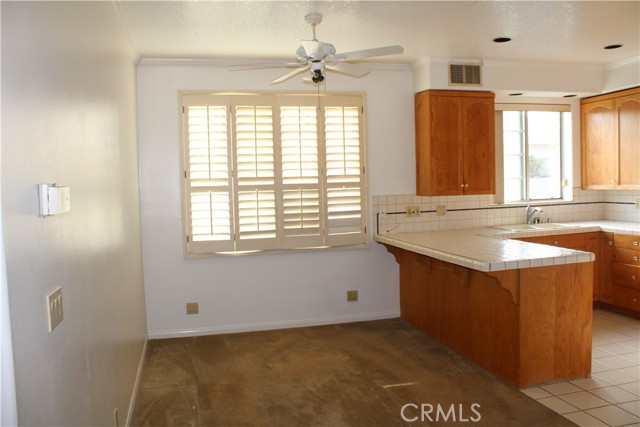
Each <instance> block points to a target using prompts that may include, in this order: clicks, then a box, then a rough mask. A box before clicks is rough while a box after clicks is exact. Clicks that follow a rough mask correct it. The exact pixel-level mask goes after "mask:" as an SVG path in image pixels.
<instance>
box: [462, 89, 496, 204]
mask: <svg viewBox="0 0 640 427" xmlns="http://www.w3.org/2000/svg"><path fill="white" fill-rule="evenodd" d="M462 110H463V122H464V128H463V143H464V147H463V152H464V155H463V162H462V170H463V174H464V176H463V184H464V193H465V194H493V193H495V167H494V165H495V158H494V156H495V154H494V153H495V108H494V100H493V98H474V97H465V98H463V104H462Z"/></svg>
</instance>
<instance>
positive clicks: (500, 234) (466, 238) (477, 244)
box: [375, 220, 640, 271]
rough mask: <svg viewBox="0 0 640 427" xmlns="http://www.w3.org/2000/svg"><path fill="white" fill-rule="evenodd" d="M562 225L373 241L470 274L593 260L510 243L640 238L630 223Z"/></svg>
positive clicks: (589, 255)
mask: <svg viewBox="0 0 640 427" xmlns="http://www.w3.org/2000/svg"><path fill="white" fill-rule="evenodd" d="M563 224H565V225H569V227H564V228H560V229H551V230H533V231H532V230H526V231H518V232H514V231H510V230H505V229H501V228H495V227H485V228H473V229H465V230H447V231H431V232H423V233H397V234H384V235H380V234H378V235H376V236H375V240H376V241H377V242H379V243H386V244H388V245H391V246H395V247H398V248H401V249H406V250H408V251H411V252H415V253H418V254H422V255H426V256H429V257H432V258H436V259H439V260H441V261H446V262H450V263H452V264H457V265H460V266H462V267H467V268H471V269H473V270H479V271H500V270H513V269H518V268H531V267H541V266H547V265H557V264H572V263H578V262H591V261H594V260H595V255H594V254H593V253H591V252H583V251H575V250H571V249H565V248H558V247H554V246H548V245H540V244H537V243H529V242H522V241H519V240H512V239H516V238H522V237H535V236H550V235H558V234H574V233H588V232H593V231H605V232H615V233H622V234H631V235H638V236H640V224H637V223H631V222H620V221H608V220H602V221H586V222H565V223H563ZM502 227H504V226H502Z"/></svg>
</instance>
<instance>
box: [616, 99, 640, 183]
mask: <svg viewBox="0 0 640 427" xmlns="http://www.w3.org/2000/svg"><path fill="white" fill-rule="evenodd" d="M616 115H617V119H618V120H617V123H618V141H619V161H620V173H619V175H620V176H619V182H618V185H619V186H620V188H621V189H634V188H640V93H638V94H634V95H628V96H624V97H621V98H617V99H616Z"/></svg>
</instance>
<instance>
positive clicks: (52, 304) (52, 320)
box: [47, 286, 64, 332]
mask: <svg viewBox="0 0 640 427" xmlns="http://www.w3.org/2000/svg"><path fill="white" fill-rule="evenodd" d="M47 314H48V318H49V332H51V331H53V330H54V329H55V328H56V326H58V325H59V324H60V322H62V319H64V313H63V311H62V288H61V287H59V286H58V287H57V288H56V289H54V290H53V291H51V292H50V293H49V295H47Z"/></svg>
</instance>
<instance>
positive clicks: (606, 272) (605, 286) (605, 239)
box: [594, 233, 613, 304]
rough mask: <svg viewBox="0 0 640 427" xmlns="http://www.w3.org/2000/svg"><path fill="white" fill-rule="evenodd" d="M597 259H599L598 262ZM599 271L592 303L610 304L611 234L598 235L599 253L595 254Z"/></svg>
mask: <svg viewBox="0 0 640 427" xmlns="http://www.w3.org/2000/svg"><path fill="white" fill-rule="evenodd" d="M598 257H599V258H600V259H599V260H598ZM596 263H597V266H598V270H599V275H598V277H599V283H598V285H599V286H598V288H599V289H598V294H597V297H596V298H594V301H602V302H604V303H607V304H610V303H611V302H612V300H613V299H612V296H611V264H612V263H613V233H600V252H599V253H598V254H596Z"/></svg>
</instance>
